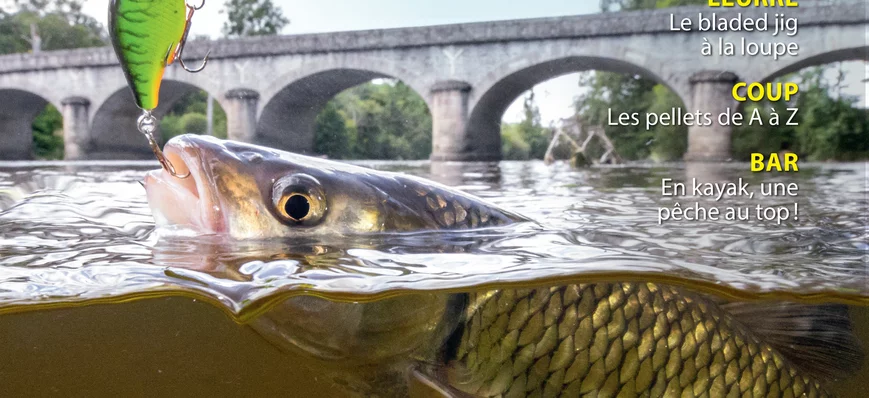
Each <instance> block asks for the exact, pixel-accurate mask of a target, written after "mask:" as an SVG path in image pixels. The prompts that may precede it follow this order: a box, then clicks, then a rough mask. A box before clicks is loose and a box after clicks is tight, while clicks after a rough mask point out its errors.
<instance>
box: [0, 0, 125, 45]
mask: <svg viewBox="0 0 869 398" xmlns="http://www.w3.org/2000/svg"><path fill="white" fill-rule="evenodd" d="M17 4H18V9H17V10H16V11H15V12H13V13H3V12H0V54H11V53H20V52H27V51H31V49H32V45H33V43H31V31H30V26H31V24H34V25H35V26H36V28H37V32H38V35H39V37H40V39H41V46H40V47H41V49H42V50H43V51H48V50H62V49H70V48H83V47H99V46H104V45H106V43H107V42H108V39H107V37H106V36H105V31H104V29H103V27H102V26H101V25H100V24H99V23H98V22H97V21H96V20H95V19H94V18H92V17H89V16H87V15H85V14H83V13H82V12H81V2H80V1H68V0H53V1H39V0H33V1H29V2H17Z"/></svg>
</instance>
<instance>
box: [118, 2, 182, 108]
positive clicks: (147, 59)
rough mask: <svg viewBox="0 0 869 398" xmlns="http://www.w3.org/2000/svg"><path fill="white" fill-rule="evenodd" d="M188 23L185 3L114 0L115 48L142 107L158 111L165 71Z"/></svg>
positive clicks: (177, 50)
mask: <svg viewBox="0 0 869 398" xmlns="http://www.w3.org/2000/svg"><path fill="white" fill-rule="evenodd" d="M188 23H189V19H188V17H187V5H186V4H185V3H184V1H183V0H111V2H110V5H109V32H110V34H111V37H112V45H113V46H114V48H115V53H116V54H117V55H118V60H119V61H120V63H121V67H122V68H123V70H124V75H125V76H126V78H127V83H128V84H129V85H130V88H131V89H132V91H133V96H134V98H135V100H136V105H138V106H139V108H142V109H143V110H146V111H150V110H153V109H155V108H157V104H158V101H159V93H160V83H161V81H162V79H163V72H164V71H165V70H166V67H167V66H168V65H170V64H171V63H172V62H173V61H174V60H175V58H176V54H177V53H178V52H179V50H180V48H181V46H182V44H183V39H184V36H185V32H186V31H187V25H188Z"/></svg>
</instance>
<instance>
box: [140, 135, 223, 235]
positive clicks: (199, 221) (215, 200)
mask: <svg viewBox="0 0 869 398" xmlns="http://www.w3.org/2000/svg"><path fill="white" fill-rule="evenodd" d="M202 152H203V151H202V149H201V148H200V147H199V146H198V145H197V144H196V141H195V140H193V139H190V138H189V137H187V136H178V137H175V138H173V139H171V140H169V142H167V143H166V145H165V146H164V147H163V154H164V155H165V156H166V159H167V160H168V161H169V162H170V163H171V164H172V166H173V167H174V168H175V169H176V171H177V174H179V175H184V174H185V173H189V175H188V176H187V177H185V178H192V179H193V182H194V185H193V187H191V186H190V185H189V184H185V182H184V181H183V180H184V179H182V178H180V177H175V176H173V175H172V174H170V173H169V171H167V170H166V169H163V168H161V169H158V170H153V171H150V172H149V173H148V174H147V175H146V177H145V183H144V185H145V190H146V191H148V189H149V186H151V185H152V184H155V185H156V184H165V185H168V186H170V187H171V189H174V190H179V191H184V192H186V193H188V194H190V195H192V196H194V197H196V198H198V199H199V200H198V202H197V203H196V205H197V210H198V213H196V214H194V217H193V221H194V225H189V224H184V226H188V227H194V228H196V229H200V230H201V232H205V233H216V234H219V233H223V232H225V230H226V219H225V217H224V214H223V211H222V210H223V203H222V202H221V200H220V196H219V195H217V192H216V190H215V189H214V188H213V187H216V185H214V182H215V179H214V176H213V175H212V173H211V170H210V168H208V167H206V164H207V163H206V159H205V158H204V157H203V156H202ZM191 188H193V189H191ZM174 199H175V201H174V202H182V200H183V199H184V198H180V197H178V196H176V197H175V198H174ZM149 204H150V205H151V208H152V209H153V210H154V211H155V212H156V211H158V210H160V209H158V207H159V205H158V204H156V203H151V200H150V198H149ZM168 205H170V206H171V205H183V203H169V204H168ZM168 221H170V222H171V223H172V224H178V223H176V222H173V220H168Z"/></svg>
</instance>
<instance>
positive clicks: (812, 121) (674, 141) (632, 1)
mask: <svg viewBox="0 0 869 398" xmlns="http://www.w3.org/2000/svg"><path fill="white" fill-rule="evenodd" d="M705 3H706V0H601V9H602V10H603V11H604V12H607V11H619V10H638V9H652V8H666V7H674V6H684V5H702V4H705ZM828 69H829V67H828V66H827V67H818V68H810V69H807V70H804V71H803V72H801V73H800V74H799V76H797V77H796V79H800V80H802V82H801V83H800V84H799V87H800V93H799V96H798V97H797V99H796V101H795V102H794V103H792V104H787V103H785V102H783V101H779V102H776V103H769V102H761V103H756V104H747V105H746V106H745V108H744V109H743V110H742V111H743V112H744V114H745V116H746V119H745V120H746V121H748V120H749V118H750V115H751V114H752V112H754V111H755V109H758V110H759V111H760V112H761V114H762V115H763V119H764V120H763V124H762V125H760V124H755V125H751V126H749V125H747V124H746V125H743V126H740V127H737V128H735V129H734V135H733V141H732V149H733V154H734V157H735V158H736V159H747V158H748V157H749V156H750V154H751V153H752V152H765V153H770V152H777V151H780V150H782V149H789V150H793V151H796V152H798V153H799V154H801V155H805V156H806V157H807V158H808V159H811V160H826V159H840V160H852V159H858V158H866V157H869V126H867V113H866V110H865V109H861V108H858V107H856V106H855V105H856V102H857V100H856V98H852V97H847V96H842V95H838V93H837V92H836V91H837V89H838V86H837V85H830V84H828V83H826V82H825V79H824V78H823V75H824V71H826V70H828ZM737 73H738V71H737ZM584 76H585V77H584V78H583V79H582V80H581V81H580V84H581V85H583V86H587V87H588V88H589V91H588V92H587V93H585V94H584V95H582V96H580V97H579V98H577V100H576V111H577V114H578V116H579V117H580V119H582V120H585V121H586V123H590V124H597V125H604V126H606V132H607V135H609V136H610V138H611V139H612V140H613V142H614V144H615V145H616V148H617V149H618V151H619V154H621V155H622V157H624V158H626V159H647V158H651V159H654V160H659V161H664V160H675V159H679V158H681V157H682V153H684V151H685V150H686V149H687V127H679V126H657V127H655V128H654V129H653V130H652V131H645V126H644V125H643V123H641V125H640V126H607V125H606V122H607V121H608V119H607V112H608V111H609V110H610V109H611V110H612V113H613V114H614V115H618V114H619V113H622V112H627V113H633V112H637V113H639V114H640V115H645V114H646V113H650V112H651V113H661V112H667V111H669V110H670V109H671V108H673V107H684V105H683V104H682V103H681V101H680V100H679V98H678V97H677V96H676V95H675V93H673V92H671V91H669V90H667V89H666V88H665V87H663V86H661V85H657V84H655V83H654V82H652V81H650V80H647V79H642V78H639V77H636V76H627V75H621V74H616V73H610V72H594V73H591V74H585V75H584ZM840 80H841V79H840ZM788 107H797V108H798V109H799V113H798V116H797V118H796V119H795V121H797V122H798V123H799V126H797V127H794V126H786V125H785V122H786V119H787V118H788V117H789V112H788V111H787V108H788ZM770 109H775V111H776V112H775V113H777V114H778V116H779V118H780V119H782V120H780V121H779V125H778V126H771V125H770V124H769V121H770ZM641 122H643V120H641Z"/></svg>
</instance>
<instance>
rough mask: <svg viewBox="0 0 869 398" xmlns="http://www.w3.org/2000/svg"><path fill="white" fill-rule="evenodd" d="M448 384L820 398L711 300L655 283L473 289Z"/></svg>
mask: <svg viewBox="0 0 869 398" xmlns="http://www.w3.org/2000/svg"><path fill="white" fill-rule="evenodd" d="M465 316H466V318H467V321H466V323H465V325H464V328H463V330H462V331H461V339H460V342H459V344H458V348H457V349H456V351H455V354H454V355H453V356H452V358H447V361H448V363H449V367H448V369H449V370H448V371H447V372H446V373H447V375H446V376H445V378H446V379H447V383H448V384H449V385H451V386H453V387H454V388H457V389H459V390H461V391H463V392H465V393H469V394H472V395H474V396H482V397H502V396H503V397H524V396H534V397H557V396H565V397H580V396H596V397H641V396H642V397H665V396H666V397H801V396H808V397H825V396H829V394H828V393H827V392H826V391H825V390H824V388H823V387H822V385H821V384H820V381H819V380H817V379H815V378H813V377H811V376H809V375H807V374H806V373H805V372H802V371H801V370H800V369H799V368H798V367H797V366H795V365H794V364H793V363H792V362H791V361H790V360H788V358H785V357H784V356H783V355H782V354H781V353H779V352H778V351H777V350H776V349H775V348H774V347H772V346H771V345H769V344H767V343H765V342H764V341H762V340H761V339H760V338H759V336H757V335H756V334H754V333H752V331H751V330H748V329H746V328H745V327H744V326H743V325H741V324H740V323H739V322H738V321H737V320H736V319H734V318H733V317H732V316H730V315H729V314H728V313H727V312H725V311H723V309H722V308H721V307H719V306H718V305H717V304H715V303H713V302H711V301H709V300H708V299H706V298H705V297H703V296H699V295H696V294H692V293H690V292H686V291H684V290H683V289H680V288H675V287H670V286H666V285H658V284H653V283H612V284H606V283H601V284H575V285H567V286H560V287H553V288H543V289H536V290H531V289H526V290H495V291H491V292H486V293H479V294H471V295H470V298H469V304H468V306H467V309H466V313H465Z"/></svg>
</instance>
